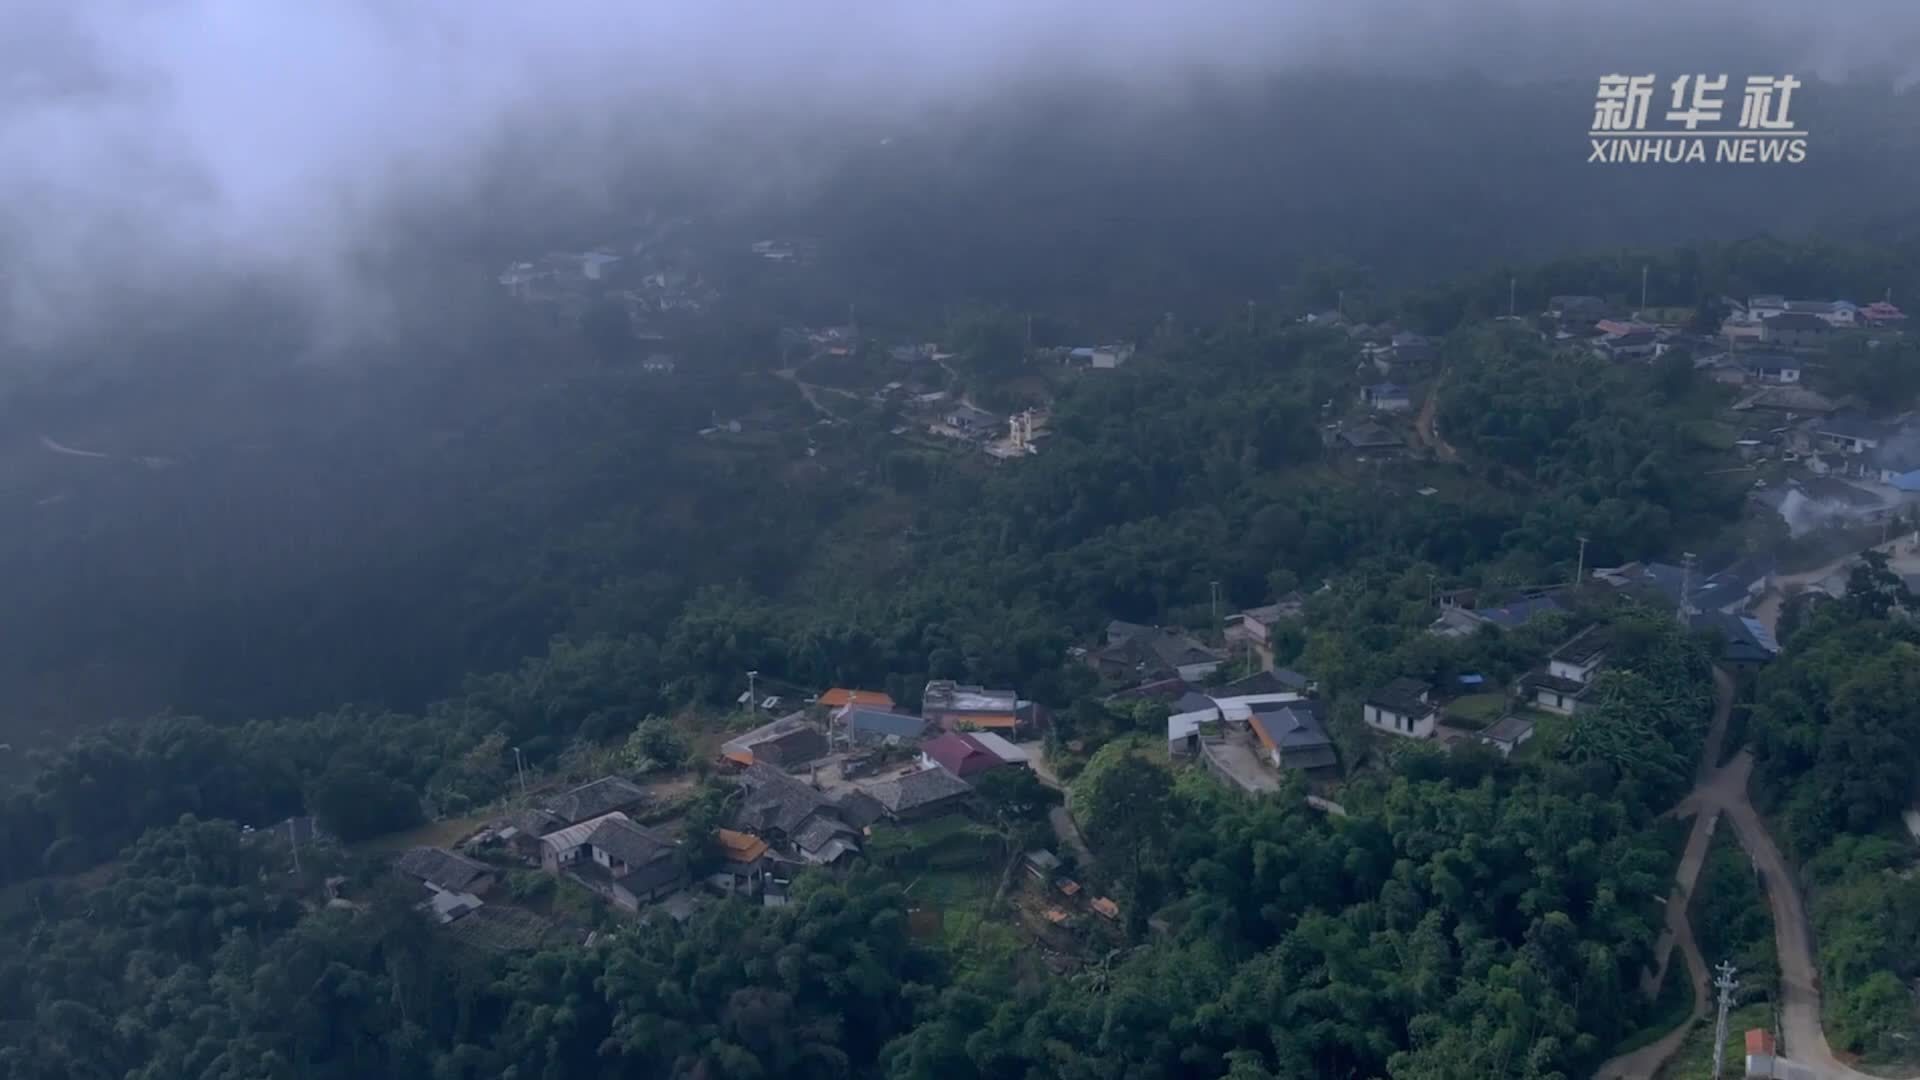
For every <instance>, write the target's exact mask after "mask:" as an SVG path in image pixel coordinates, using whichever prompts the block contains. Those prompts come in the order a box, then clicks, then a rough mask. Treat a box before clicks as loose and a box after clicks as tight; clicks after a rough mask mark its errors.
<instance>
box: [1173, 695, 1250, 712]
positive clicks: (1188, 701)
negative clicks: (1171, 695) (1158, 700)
mask: <svg viewBox="0 0 1920 1080" xmlns="http://www.w3.org/2000/svg"><path fill="white" fill-rule="evenodd" d="M1255 692H1256V691H1252V690H1242V691H1240V693H1243V694H1251V693H1255ZM1211 708H1215V705H1214V703H1213V699H1212V698H1210V697H1208V696H1207V695H1205V694H1202V693H1200V692H1199V691H1198V690H1189V691H1187V692H1186V693H1184V694H1181V695H1180V699H1179V700H1178V701H1175V702H1174V703H1173V712H1174V713H1175V714H1176V715H1178V714H1180V713H1190V712H1200V711H1202V710H1205V709H1211Z"/></svg>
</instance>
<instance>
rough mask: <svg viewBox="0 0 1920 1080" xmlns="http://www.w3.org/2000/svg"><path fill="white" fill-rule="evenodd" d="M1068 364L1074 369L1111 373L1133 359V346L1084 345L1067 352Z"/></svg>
mask: <svg viewBox="0 0 1920 1080" xmlns="http://www.w3.org/2000/svg"><path fill="white" fill-rule="evenodd" d="M1065 359H1066V362H1067V364H1068V365H1070V366H1072V367H1080V368H1090V369H1092V370H1095V371H1111V370H1112V369H1114V368H1117V367H1120V366H1122V365H1124V364H1125V363H1126V362H1127V361H1129V360H1131V359H1133V346H1132V345H1131V344H1115V345H1082V346H1079V347H1077V348H1071V349H1068V350H1067V353H1066V357H1065Z"/></svg>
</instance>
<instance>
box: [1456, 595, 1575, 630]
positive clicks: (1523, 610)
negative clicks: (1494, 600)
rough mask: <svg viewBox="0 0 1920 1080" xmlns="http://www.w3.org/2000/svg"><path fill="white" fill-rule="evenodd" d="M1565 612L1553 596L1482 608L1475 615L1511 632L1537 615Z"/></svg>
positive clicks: (1532, 597) (1534, 597) (1535, 597)
mask: <svg viewBox="0 0 1920 1080" xmlns="http://www.w3.org/2000/svg"><path fill="white" fill-rule="evenodd" d="M1565 610H1567V609H1566V608H1565V607H1563V606H1561V604H1560V601H1558V600H1555V599H1554V598H1553V597H1551V596H1530V597H1527V598H1526V599H1524V600H1515V601H1514V602H1513V603H1511V604H1502V605H1500V606H1499V607H1493V608H1480V609H1479V610H1477V611H1475V612H1474V614H1475V615H1478V616H1479V617H1480V618H1481V619H1484V620H1485V621H1487V622H1490V623H1492V624H1494V625H1495V626H1498V627H1502V628H1504V629H1508V630H1511V629H1513V628H1514V627H1516V626H1524V625H1526V624H1527V623H1528V622H1529V621H1531V620H1532V619H1533V618H1534V617H1535V616H1537V615H1551V614H1555V613H1557V612H1563V611H1565Z"/></svg>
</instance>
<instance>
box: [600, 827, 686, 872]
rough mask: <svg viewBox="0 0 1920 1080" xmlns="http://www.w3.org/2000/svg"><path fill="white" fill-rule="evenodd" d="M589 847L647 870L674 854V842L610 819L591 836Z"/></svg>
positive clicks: (654, 833) (643, 829) (645, 829)
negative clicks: (645, 866) (654, 863)
mask: <svg viewBox="0 0 1920 1080" xmlns="http://www.w3.org/2000/svg"><path fill="white" fill-rule="evenodd" d="M587 843H588V844H589V845H590V846H592V847H593V848H595V849H597V850H599V851H604V852H606V853H607V854H608V855H610V856H612V857H613V858H616V859H619V860H620V861H621V862H623V863H626V864H627V865H629V866H644V865H646V864H647V863H650V862H652V861H654V860H655V859H659V858H663V857H665V856H668V855H671V854H672V853H673V849H674V844H673V841H671V840H669V839H667V838H666V837H664V836H661V835H660V834H659V833H656V832H653V831H652V830H650V829H648V828H646V827H645V826H643V825H638V824H635V823H634V822H632V821H629V820H627V819H626V818H609V819H607V820H606V821H603V822H601V823H600V824H599V825H598V826H596V827H595V828H594V830H593V832H591V833H589V834H588V835H587Z"/></svg>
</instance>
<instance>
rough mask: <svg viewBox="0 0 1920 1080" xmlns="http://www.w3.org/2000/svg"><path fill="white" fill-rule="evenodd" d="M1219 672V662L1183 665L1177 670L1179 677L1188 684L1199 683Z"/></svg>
mask: <svg viewBox="0 0 1920 1080" xmlns="http://www.w3.org/2000/svg"><path fill="white" fill-rule="evenodd" d="M1219 670H1220V661H1218V660H1213V661H1209V662H1208V663H1204V664H1184V665H1182V666H1181V667H1180V668H1179V669H1178V671H1179V674H1180V677H1181V678H1182V679H1185V680H1186V681H1188V682H1199V681H1200V680H1201V679H1204V678H1206V677H1207V676H1209V675H1212V674H1213V673H1214V672H1216V671H1219Z"/></svg>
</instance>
